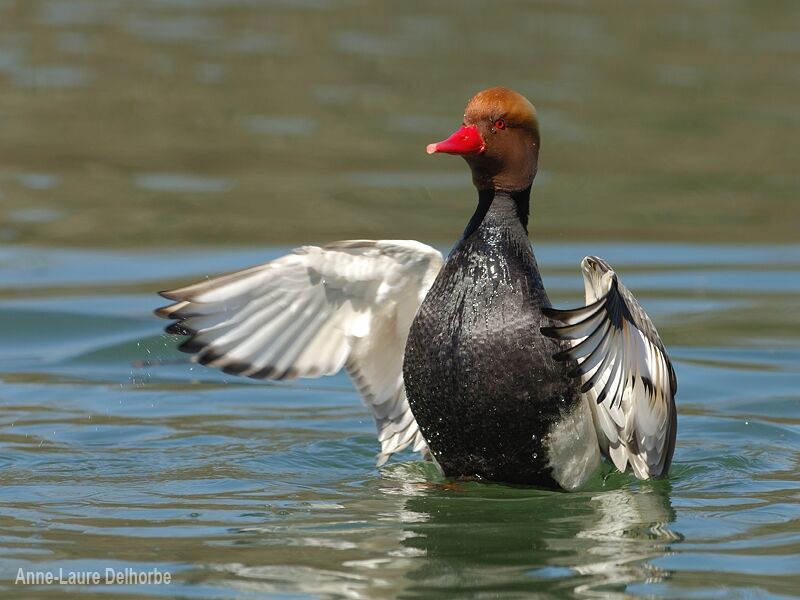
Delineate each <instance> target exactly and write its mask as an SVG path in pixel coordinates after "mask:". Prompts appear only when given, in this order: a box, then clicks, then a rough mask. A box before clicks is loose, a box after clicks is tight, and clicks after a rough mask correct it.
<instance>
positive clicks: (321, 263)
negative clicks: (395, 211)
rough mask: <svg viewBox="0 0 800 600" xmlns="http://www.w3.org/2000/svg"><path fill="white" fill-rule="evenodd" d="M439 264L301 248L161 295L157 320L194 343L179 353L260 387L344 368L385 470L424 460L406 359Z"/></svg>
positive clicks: (350, 245)
mask: <svg viewBox="0 0 800 600" xmlns="http://www.w3.org/2000/svg"><path fill="white" fill-rule="evenodd" d="M441 265H442V255H441V254H440V253H439V252H438V251H437V250H435V249H433V248H431V247H430V246H426V245H425V244H421V243H419V242H415V241H406V240H399V241H397V240H382V241H372V240H354V241H347V242H336V243H334V244H330V245H328V246H325V247H323V248H319V247H316V246H304V247H302V248H298V249H296V250H294V251H293V252H292V253H290V254H288V255H286V256H283V257H281V258H278V259H276V260H273V261H272V262H269V263H266V264H263V265H259V266H256V267H252V268H249V269H245V270H243V271H239V272H236V273H231V274H228V275H223V276H221V277H217V278H215V279H210V280H208V281H203V282H200V283H197V284H194V285H190V286H188V287H184V288H180V289H176V290H172V291H168V292H162V296H164V297H165V298H168V299H169V300H173V301H174V304H171V305H169V306H165V307H164V308H160V309H158V310H157V311H156V314H157V315H158V316H160V317H163V318H165V319H173V320H174V321H175V323H173V324H172V325H170V326H168V327H167V329H166V330H167V332H169V333H177V334H182V335H187V336H189V339H187V340H186V341H185V342H183V344H181V346H180V347H179V348H180V350H182V351H184V352H192V353H195V354H196V360H197V361H198V362H200V363H202V364H205V365H208V366H211V367H216V368H219V369H222V370H223V371H225V372H226V373H231V374H235V375H243V376H247V377H253V378H256V379H292V378H295V377H320V376H323V375H332V374H334V373H336V372H337V371H339V370H341V369H342V368H343V367H344V368H346V370H347V372H348V374H349V375H350V377H351V379H352V380H353V382H354V383H355V385H356V387H357V388H358V390H359V392H360V394H361V396H362V398H363V400H364V402H365V403H366V405H367V406H369V407H370V409H371V410H372V413H373V416H374V417H375V422H376V425H377V428H378V439H379V440H380V442H381V452H380V454H379V455H378V465H379V466H380V465H382V464H383V463H384V462H386V460H388V458H389V457H390V456H391V455H392V454H393V453H395V452H399V451H400V450H403V449H404V448H406V447H408V446H409V445H410V446H412V448H413V449H414V450H416V451H420V452H425V451H426V450H427V446H426V444H425V440H424V439H423V437H422V434H421V433H420V432H419V428H418V427H417V423H416V421H415V420H414V417H413V415H412V414H411V410H410V408H409V406H408V401H407V399H406V393H405V386H404V384H403V372H402V370H403V352H404V349H405V344H406V339H407V337H408V332H409V329H410V327H411V322H412V321H413V319H414V316H415V315H416V313H417V310H418V309H419V306H420V304H421V303H422V300H423V299H424V298H425V295H426V294H427V293H428V290H429V289H430V286H431V285H432V284H433V280H434V279H435V277H436V274H437V273H438V272H439V270H440V268H441Z"/></svg>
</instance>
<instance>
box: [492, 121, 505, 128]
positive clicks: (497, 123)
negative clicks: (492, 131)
mask: <svg viewBox="0 0 800 600" xmlns="http://www.w3.org/2000/svg"><path fill="white" fill-rule="evenodd" d="M494 126H495V128H496V129H505V128H506V122H505V121H503V119H497V121H495V122H494Z"/></svg>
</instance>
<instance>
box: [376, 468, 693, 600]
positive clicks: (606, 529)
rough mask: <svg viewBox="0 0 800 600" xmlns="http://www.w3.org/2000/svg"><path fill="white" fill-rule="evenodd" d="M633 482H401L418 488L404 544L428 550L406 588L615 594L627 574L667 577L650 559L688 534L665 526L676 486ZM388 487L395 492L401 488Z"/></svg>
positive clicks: (408, 510) (408, 508) (401, 515)
mask: <svg viewBox="0 0 800 600" xmlns="http://www.w3.org/2000/svg"><path fill="white" fill-rule="evenodd" d="M462 485H463V487H462ZM636 485H637V487H627V486H626V487H620V488H617V489H610V490H598V491H596V492H586V493H576V494H563V493H557V492H549V491H538V490H534V489H517V488H508V487H505V486H495V485H484V484H477V483H467V484H436V485H433V486H432V485H431V484H410V483H408V482H404V483H402V484H400V488H401V489H402V490H403V493H404V495H406V494H409V493H413V495H411V497H408V499H407V500H406V501H405V502H404V503H403V507H402V509H400V510H398V513H397V514H396V515H395V518H397V519H398V520H401V521H402V522H404V523H405V524H406V525H407V526H406V527H405V529H406V531H408V532H409V533H410V534H412V535H410V536H409V537H408V538H407V539H406V540H405V541H404V542H403V545H404V546H406V547H407V548H410V549H414V550H416V551H418V552H420V553H424V556H425V557H426V559H427V560H425V561H424V563H423V564H422V565H421V566H419V565H418V566H415V567H414V569H413V570H412V571H411V572H410V573H408V574H407V575H406V576H407V578H408V580H409V581H408V586H409V591H411V592H413V591H414V590H415V585H414V582H415V581H417V580H419V581H421V582H424V589H426V590H428V589H430V587H431V586H433V587H435V588H436V589H437V590H438V591H440V592H442V593H443V594H445V593H446V592H447V591H448V590H468V589H469V590H472V591H473V592H478V591H479V590H480V589H491V590H493V591H498V592H502V591H507V592H513V591H517V592H520V591H523V590H526V589H528V590H537V591H538V590H542V589H551V588H552V589H553V590H558V589H566V588H572V591H573V592H574V593H577V594H578V595H586V596H592V595H603V596H606V597H608V596H607V595H608V594H609V593H614V592H623V591H624V590H625V587H626V585H627V584H630V583H634V582H644V583H654V582H658V581H661V580H663V579H664V578H665V577H667V576H668V573H667V572H666V571H664V570H662V569H659V568H657V567H655V566H654V565H652V564H651V561H652V560H653V559H655V558H658V557H661V556H665V555H667V554H668V553H669V551H670V544H671V543H674V542H677V541H680V540H681V537H680V536H679V535H678V534H676V533H675V532H673V531H672V530H671V529H670V528H669V527H668V524H669V523H671V522H673V521H674V520H675V512H674V510H673V509H672V506H671V503H670V495H669V494H670V490H669V486H668V484H667V483H666V482H656V483H654V484H648V483H643V484H636ZM415 487H416V489H414V488H415ZM382 491H384V493H387V494H396V493H397V489H396V488H394V487H391V488H384V489H383V490H382ZM576 559H579V561H578V562H576ZM520 574H524V575H525V576H526V577H525V578H523V583H520ZM575 574H578V575H582V576H584V577H580V578H576V577H575ZM525 579H528V580H529V583H524V580H525ZM561 579H564V581H563V582H562V581H560V580H561ZM575 581H578V582H579V583H578V584H577V585H575ZM421 590H422V589H420V590H417V591H420V592H421Z"/></svg>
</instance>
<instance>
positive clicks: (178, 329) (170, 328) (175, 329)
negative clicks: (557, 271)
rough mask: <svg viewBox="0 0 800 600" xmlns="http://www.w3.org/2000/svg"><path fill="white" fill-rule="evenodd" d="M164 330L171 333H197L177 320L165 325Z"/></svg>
mask: <svg viewBox="0 0 800 600" xmlns="http://www.w3.org/2000/svg"><path fill="white" fill-rule="evenodd" d="M164 331H165V332H166V333H169V334H172V335H197V332H196V331H195V330H194V329H192V328H191V327H189V326H188V325H185V324H184V323H183V322H182V321H177V322H175V323H172V324H171V325H167V326H166V327H165V328H164Z"/></svg>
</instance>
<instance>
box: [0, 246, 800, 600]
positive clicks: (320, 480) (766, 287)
mask: <svg viewBox="0 0 800 600" xmlns="http://www.w3.org/2000/svg"><path fill="white" fill-rule="evenodd" d="M283 251H284V249H274V250H215V251H213V252H209V251H204V250H194V251H172V252H161V251H138V252H102V253H100V252H92V251H61V250H42V249H36V248H30V247H5V248H2V249H0V297H2V301H0V330H2V331H3V337H2V341H1V343H0V357H1V358H2V362H1V363H0V364H1V367H0V369H1V370H0V380H2V383H1V384H0V402H1V403H2V421H1V425H0V443H1V444H2V448H3V452H2V455H0V478H2V479H1V481H0V484H1V485H2V487H0V499H2V513H1V514H2V516H1V517H0V519H1V520H2V531H3V536H2V538H0V547H1V548H2V556H3V558H2V559H0V575H1V576H2V577H3V579H4V580H5V582H6V583H5V588H4V589H5V590H6V592H8V594H9V595H10V596H14V597H19V596H17V594H18V593H19V592H20V588H18V587H16V588H15V587H14V585H13V579H14V578H15V576H16V573H17V570H18V569H19V568H21V567H22V568H25V569H28V570H35V569H39V570H57V569H58V568H63V569H65V570H67V569H72V570H92V569H96V570H103V569H105V568H106V567H108V566H111V567H114V568H118V569H123V568H124V567H132V568H136V569H148V568H154V567H157V568H160V569H163V570H168V571H170V572H171V573H172V574H173V577H174V580H173V582H172V584H170V585H169V586H164V587H157V586H152V587H146V586H145V587H142V586H130V587H127V588H125V587H123V588H102V589H98V588H92V590H93V591H100V592H102V594H103V595H104V596H106V595H108V594H109V593H111V594H125V597H146V596H149V595H164V594H166V595H168V596H177V597H196V598H229V597H267V598H394V597H404V598H438V597H441V598H451V597H459V598H468V597H471V598H483V597H492V598H495V597H502V598H515V597H528V596H529V595H530V594H532V593H534V592H542V593H544V592H549V593H551V594H553V595H556V596H560V597H572V596H578V597H583V596H595V597H596V596H601V597H617V596H620V597H621V596H624V595H644V596H656V597H672V598H687V597H719V598H763V597H792V596H793V595H794V594H796V593H797V589H798V587H797V585H798V566H800V554H798V553H799V552H800V508H799V507H798V499H800V498H799V496H798V490H799V489H800V470H798V458H799V457H800V428H799V427H798V426H800V420H799V419H798V414H799V413H798V407H800V394H798V388H800V369H799V368H798V364H800V339H799V338H798V325H799V324H800V307H799V306H798V302H797V293H798V281H800V247H798V246H748V247H733V246H695V245H674V244H659V245H648V244H637V245H611V244H604V243H591V244H590V243H574V244H542V245H537V254H538V258H539V262H540V264H541V265H542V266H543V268H544V269H545V270H544V273H545V282H546V284H547V285H548V287H549V288H550V290H551V294H552V296H553V297H554V300H555V301H556V302H557V303H560V304H562V305H568V304H572V303H574V302H576V301H577V297H578V295H579V293H580V289H581V285H582V284H581V281H580V277H579V274H578V268H577V264H578V261H579V260H580V258H581V257H582V256H583V255H584V254H586V253H588V252H593V253H597V254H600V255H602V256H604V257H605V258H607V259H608V260H609V261H610V262H611V263H612V264H614V265H615V266H616V268H617V270H618V271H620V272H621V273H623V274H624V277H625V281H626V283H627V284H628V286H629V287H630V288H632V289H633V290H634V291H635V292H636V293H637V295H638V296H639V298H640V299H642V301H643V303H644V305H645V307H646V308H647V310H648V311H649V313H650V315H651V316H652V317H653V319H654V320H655V321H656V322H657V323H658V325H659V328H660V331H661V334H662V336H663V338H664V339H665V340H666V342H667V344H668V346H669V348H670V351H671V353H672V357H673V359H674V361H675V366H676V370H677V374H678V379H679V395H678V406H679V410H680V419H679V433H678V444H677V451H676V454H675V463H674V467H673V470H672V474H671V476H670V478H669V480H668V481H658V482H653V483H640V482H637V481H635V480H634V478H633V477H632V476H630V475H620V474H616V473H610V470H609V469H607V470H606V472H605V473H603V474H602V475H598V476H597V477H596V478H595V479H594V481H593V482H592V484H591V486H590V488H589V489H588V490H587V491H584V492H580V493H573V494H564V493H555V492H549V491H539V490H535V489H525V488H516V487H508V486H503V485H494V484H480V483H453V482H447V481H445V480H443V479H442V477H441V476H440V475H439V474H438V472H437V471H436V468H435V467H433V466H432V465H430V464H426V463H423V462H420V461H418V460H417V459H416V456H414V455H411V454H408V455H403V456H401V457H400V459H399V460H398V459H395V460H394V461H392V462H391V463H390V464H389V465H388V466H386V467H385V468H383V469H380V470H376V469H375V467H374V456H375V453H376V451H377V442H376V440H375V436H374V432H373V424H372V422H371V419H370V417H369V415H368V413H367V411H366V409H365V408H363V407H362V406H361V404H360V402H359V399H358V396H357V394H356V392H355V391H354V390H353V389H352V387H351V386H350V384H349V382H348V380H347V379H346V377H345V376H343V375H340V376H336V377H333V378H329V379H326V380H317V381H311V382H302V383H298V384H282V385H278V384H272V385H270V384H259V383H254V382H251V381H249V380H241V379H237V378H231V377H228V376H224V375H222V374H219V373H217V372H216V371H213V370H210V369H206V368H204V367H198V366H193V365H190V364H189V363H188V362H186V358H185V355H181V354H179V353H177V352H176V351H175V349H174V347H175V343H176V339H175V338H174V337H172V336H166V335H164V334H161V333H160V326H161V325H162V323H163V322H161V321H158V320H157V319H155V318H154V317H153V316H151V314H150V311H151V310H152V309H153V308H155V307H156V306H158V305H159V303H160V302H159V300H160V299H158V298H157V297H156V296H155V295H154V293H153V292H154V290H157V289H163V288H165V287H168V286H170V285H174V284H175V283H177V282H179V281H185V280H189V279H196V278H201V277H203V276H205V275H208V274H213V273H217V272H220V271H224V270H229V269H234V268H237V267H241V266H245V265H249V264H252V263H255V262H259V261H262V260H266V259H269V258H272V257H274V256H277V255H278V254H280V253H282V252H283ZM25 591H26V592H32V590H31V589H30V588H26V589H25ZM86 591H87V590H82V589H69V590H64V589H54V588H53V587H42V588H41V589H39V590H37V591H36V593H37V594H38V596H39V597H44V596H48V595H50V594H52V595H58V596H59V597H69V595H70V594H72V595H74V596H75V597H79V596H82V595H83V594H84V593H85V592H86Z"/></svg>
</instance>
